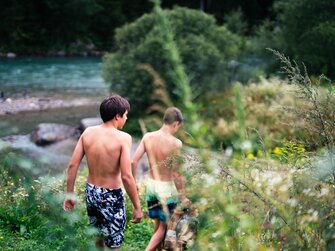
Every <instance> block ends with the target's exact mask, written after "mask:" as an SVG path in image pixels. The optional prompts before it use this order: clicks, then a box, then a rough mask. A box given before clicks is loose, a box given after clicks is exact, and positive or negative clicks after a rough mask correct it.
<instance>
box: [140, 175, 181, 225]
mask: <svg viewBox="0 0 335 251" xmlns="http://www.w3.org/2000/svg"><path fill="white" fill-rule="evenodd" d="M146 201H147V205H148V209H149V217H150V218H151V219H159V220H160V221H166V220H167V219H169V218H170V216H171V215H172V214H173V211H174V209H175V208H176V207H177V204H178V203H179V194H178V191H177V188H176V185H175V183H174V182H173V181H157V180H153V179H150V178H149V179H148V180H147V182H146Z"/></svg>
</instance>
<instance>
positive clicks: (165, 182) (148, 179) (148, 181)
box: [147, 178, 175, 186]
mask: <svg viewBox="0 0 335 251" xmlns="http://www.w3.org/2000/svg"><path fill="white" fill-rule="evenodd" d="M147 183H149V184H150V183H151V184H155V185H163V186H164V185H172V186H174V185H175V183H174V181H173V180H170V181H160V180H154V179H151V178H147Z"/></svg>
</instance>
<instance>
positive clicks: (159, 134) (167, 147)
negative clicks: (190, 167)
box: [143, 130, 182, 181]
mask: <svg viewBox="0 0 335 251" xmlns="http://www.w3.org/2000/svg"><path fill="white" fill-rule="evenodd" d="M143 144H144V148H145V151H146V153H147V156H148V160H149V165H150V170H149V177H150V178H152V179H155V180H160V181H171V180H173V176H172V175H173V171H174V168H173V161H174V157H175V155H178V153H179V150H180V148H181V147H182V142H181V141H180V140H179V139H177V138H176V137H174V136H173V135H171V134H168V133H165V132H163V131H162V130H158V131H154V132H150V133H147V134H145V135H144V137H143Z"/></svg>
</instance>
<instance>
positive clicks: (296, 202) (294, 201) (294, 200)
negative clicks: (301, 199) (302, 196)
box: [287, 198, 298, 207]
mask: <svg viewBox="0 0 335 251" xmlns="http://www.w3.org/2000/svg"><path fill="white" fill-rule="evenodd" d="M287 202H288V204H290V206H291V207H296V206H297V205H298V201H297V200H296V199H294V198H292V199H289V200H288V201H287Z"/></svg>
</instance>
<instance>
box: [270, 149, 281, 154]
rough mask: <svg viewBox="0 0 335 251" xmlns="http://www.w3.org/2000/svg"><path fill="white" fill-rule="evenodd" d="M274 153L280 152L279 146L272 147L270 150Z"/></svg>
mask: <svg viewBox="0 0 335 251" xmlns="http://www.w3.org/2000/svg"><path fill="white" fill-rule="evenodd" d="M272 152H273V153H274V154H281V150H280V148H279V147H275V149H273V151H272Z"/></svg>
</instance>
